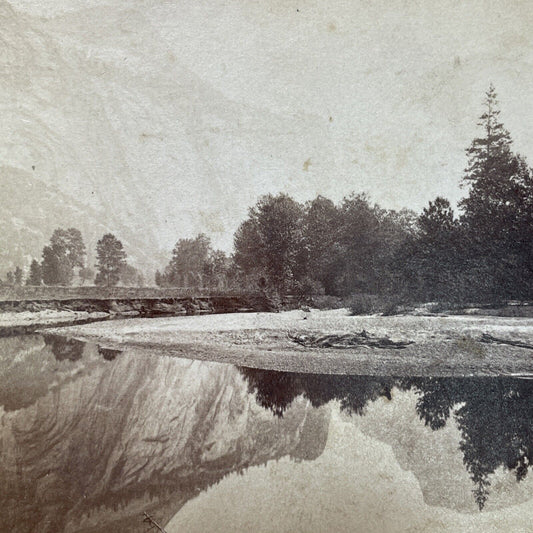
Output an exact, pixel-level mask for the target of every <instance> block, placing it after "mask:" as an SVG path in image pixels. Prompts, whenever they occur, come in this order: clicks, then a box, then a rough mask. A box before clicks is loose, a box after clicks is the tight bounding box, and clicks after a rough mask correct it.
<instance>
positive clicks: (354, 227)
mask: <svg viewBox="0 0 533 533" xmlns="http://www.w3.org/2000/svg"><path fill="white" fill-rule="evenodd" d="M485 108H486V109H485V112H484V113H483V115H482V116H481V119H480V125H481V126H482V127H483V132H484V134H483V136H481V137H479V138H476V139H474V140H473V142H472V144H471V146H470V147H469V148H468V150H467V154H468V160H469V163H468V167H467V169H466V171H465V174H464V176H463V182H464V185H465V186H466V187H467V189H468V194H467V196H466V197H465V198H464V199H463V200H462V201H461V202H460V203H459V207H460V209H461V211H462V214H461V216H460V217H456V216H455V215H454V213H453V210H452V208H451V205H450V202H449V201H448V200H446V199H445V198H436V199H435V200H434V201H432V202H430V203H429V205H428V207H427V208H425V209H424V210H423V212H422V213H421V214H420V215H419V216H418V217H417V216H416V215H415V214H414V213H412V212H410V211H407V210H405V211H400V212H396V211H387V210H384V209H381V208H380V207H379V206H377V205H371V204H370V203H369V201H368V199H367V198H366V197H365V196H364V195H357V196H350V197H348V198H345V199H344V200H343V201H342V202H341V203H340V204H339V205H335V204H334V203H333V202H331V201H330V200H328V199H326V198H322V197H318V198H316V199H315V200H313V201H312V202H309V203H307V204H305V205H302V204H299V203H298V202H296V201H294V200H293V199H292V198H290V197H289V196H287V195H284V194H280V195H278V196H271V195H269V196H265V197H263V198H261V199H260V200H259V202H258V203H257V204H256V205H255V206H254V207H253V208H252V209H250V211H249V215H248V218H247V219H246V220H245V221H244V222H243V223H242V224H241V226H240V227H239V229H238V230H237V232H236V235H235V240H234V245H235V254H234V257H233V260H234V264H235V268H236V275H237V276H238V277H240V279H241V280H245V281H246V280H251V281H252V282H253V281H255V282H264V283H266V284H268V285H271V286H272V287H275V288H277V289H278V290H279V291H282V292H287V291H305V292H318V291H321V290H323V291H325V292H326V293H328V294H335V295H346V294H353V293H366V294H389V295H394V297H395V298H397V299H399V298H401V299H403V300H406V299H410V300H418V301H428V300H447V301H450V300H487V301H494V300H497V299H502V298H530V297H532V296H533V239H532V235H533V171H532V170H531V168H530V167H529V166H528V165H527V163H526V161H525V159H524V158H523V157H521V156H520V155H517V154H515V153H513V151H512V150H511V145H512V142H511V138H510V135H509V133H508V132H507V130H506V129H505V128H504V127H503V125H502V124H501V122H500V121H499V120H498V115H499V110H498V107H497V100H496V93H495V91H494V88H493V87H492V86H491V88H490V89H489V91H488V92H487V95H486V100H485Z"/></svg>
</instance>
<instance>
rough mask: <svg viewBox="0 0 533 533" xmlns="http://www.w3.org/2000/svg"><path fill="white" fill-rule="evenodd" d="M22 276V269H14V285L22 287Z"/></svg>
mask: <svg viewBox="0 0 533 533" xmlns="http://www.w3.org/2000/svg"><path fill="white" fill-rule="evenodd" d="M22 276H23V272H22V268H20V267H19V266H17V267H16V268H15V271H14V272H13V281H14V283H15V285H22Z"/></svg>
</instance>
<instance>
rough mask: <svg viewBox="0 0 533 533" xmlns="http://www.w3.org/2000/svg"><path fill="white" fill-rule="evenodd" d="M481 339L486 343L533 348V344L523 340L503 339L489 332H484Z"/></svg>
mask: <svg viewBox="0 0 533 533" xmlns="http://www.w3.org/2000/svg"><path fill="white" fill-rule="evenodd" d="M479 341H480V342H484V343H486V344H495V343H496V344H507V345H509V346H518V347H519V348H527V349H529V350H533V344H528V343H527V342H522V341H513V340H511V339H502V338H500V337H494V336H492V335H489V334H488V333H483V334H482V335H481V338H480V339H479Z"/></svg>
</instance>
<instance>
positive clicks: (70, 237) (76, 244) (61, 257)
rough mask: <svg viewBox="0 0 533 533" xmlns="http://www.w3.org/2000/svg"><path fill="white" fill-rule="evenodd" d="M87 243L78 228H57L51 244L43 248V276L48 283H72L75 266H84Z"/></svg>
mask: <svg viewBox="0 0 533 533" xmlns="http://www.w3.org/2000/svg"><path fill="white" fill-rule="evenodd" d="M85 255H86V251H85V244H84V242H83V238H82V236H81V233H80V231H79V230H78V229H76V228H69V229H67V230H64V229H61V228H57V229H56V230H54V232H53V234H52V237H51V238H50V244H49V245H47V246H45V247H44V248H43V261H42V278H43V281H44V283H45V284H46V285H70V284H71V283H72V279H73V277H74V268H82V267H83V266H84V261H85Z"/></svg>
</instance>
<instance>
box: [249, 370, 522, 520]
mask: <svg viewBox="0 0 533 533" xmlns="http://www.w3.org/2000/svg"><path fill="white" fill-rule="evenodd" d="M240 372H241V373H242V374H243V376H244V377H245V378H246V380H247V381H248V384H249V389H250V391H251V392H253V393H254V394H255V395H256V398H257V402H258V403H259V404H260V405H261V406H263V407H264V408H266V409H269V410H271V411H272V412H273V413H274V414H276V415H277V416H280V417H281V416H283V413H284V412H285V411H286V410H287V409H288V408H289V407H290V405H291V402H292V401H294V399H295V398H297V397H298V396H300V395H303V396H304V397H305V398H307V399H309V400H310V402H311V403H312V404H313V405H314V406H320V405H323V404H325V403H328V402H329V401H331V400H338V401H339V402H340V405H341V409H342V410H344V411H346V412H348V413H350V414H358V415H362V414H363V413H364V408H365V406H366V405H367V404H368V403H369V402H371V401H374V400H376V399H377V398H379V397H385V398H387V399H388V400H390V399H391V391H392V389H393V387H396V388H397V389H399V390H403V391H405V390H410V389H413V390H415V391H416V393H417V394H418V395H419V398H418V401H417V404H416V410H417V413H418V415H419V416H420V418H421V419H422V420H423V421H424V422H425V424H426V425H427V426H429V427H430V428H431V429H432V430H435V431H436V430H439V429H441V428H443V427H444V426H445V425H446V423H447V421H448V419H449V418H450V416H453V419H454V421H455V423H456V424H457V427H458V428H459V430H460V432H461V441H460V450H461V452H462V454H463V462H464V465H465V467H466V469H467V471H468V472H469V474H470V477H471V479H472V481H473V482H474V486H475V488H474V490H473V493H474V498H475V500H476V503H477V505H478V507H479V509H480V510H481V509H483V507H484V505H485V503H486V501H487V498H488V496H489V493H490V489H489V487H490V479H489V476H490V475H491V474H493V473H494V472H495V471H496V470H497V469H498V468H500V467H504V468H506V469H508V470H510V471H513V472H514V474H515V476H516V479H517V481H521V480H523V479H524V478H525V476H526V475H527V472H528V469H529V468H530V466H531V463H532V461H533V381H532V380H522V379H514V378H391V377H384V378H379V377H365V376H336V375H328V376H325V375H310V374H297V373H294V374H288V373H282V372H274V371H265V370H258V369H252V368H240Z"/></svg>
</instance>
